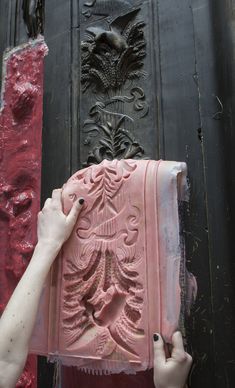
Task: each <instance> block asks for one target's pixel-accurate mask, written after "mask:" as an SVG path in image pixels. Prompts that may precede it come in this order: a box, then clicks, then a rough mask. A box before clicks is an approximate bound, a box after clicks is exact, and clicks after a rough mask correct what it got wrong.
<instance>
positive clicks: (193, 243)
mask: <svg viewBox="0 0 235 388" xmlns="http://www.w3.org/2000/svg"><path fill="white" fill-rule="evenodd" d="M20 3H21V2H20V1H17V0H11V1H6V0H0V53H2V51H3V49H5V47H6V46H10V45H11V46H13V45H15V44H19V43H21V42H23V41H25V40H26V39H27V35H26V30H25V27H24V25H23V22H22V12H21V7H20ZM150 3H151V6H150V7H149V8H148V2H145V8H144V10H145V11H144V12H143V14H142V15H143V16H144V18H146V21H147V22H148V27H147V28H146V31H147V37H148V51H147V57H146V63H145V66H146V68H147V70H148V71H147V73H148V75H147V78H146V80H145V82H143V83H142V86H143V87H145V88H146V90H147V93H146V96H147V100H148V102H149V103H150V111H151V112H152V113H151V115H152V116H151V115H150V116H149V117H152V119H151V120H149V121H148V120H147V121H146V123H145V126H142V127H144V128H146V126H148V131H149V132H147V133H148V136H147V137H146V132H145V133H143V130H142V128H141V125H140V123H139V124H138V125H139V126H136V131H137V135H138V140H139V141H141V142H143V143H145V142H146V144H147V150H148V153H149V155H150V156H151V157H154V158H157V157H162V158H165V159H171V160H173V159H174V160H182V161H186V162H187V164H188V170H189V182H190V189H191V198H190V202H189V205H188V209H187V212H186V222H185V231H184V233H185V238H186V247H187V259H188V260H187V261H188V267H189V269H190V270H191V271H192V272H193V273H194V274H195V275H196V276H197V280H198V286H199V291H198V299H197V302H196V305H195V307H194V310H193V314H192V316H191V319H190V320H189V322H188V337H189V341H188V348H189V350H190V351H191V352H192V354H193V356H194V360H195V365H194V368H193V370H192V373H191V377H190V384H189V385H190V387H193V388H199V387H207V388H233V387H234V381H235V357H234V354H235V303H234V296H235V290H234V288H235V280H234V279H235V261H234V259H233V250H232V249H233V230H234V226H235V225H234V223H235V221H234V220H235V217H234V215H235V206H234V192H235V178H234V177H235V175H234V173H233V166H234V165H235V152H234V146H235V135H234V123H235V72H234V64H235V58H234V49H235V3H234V0H223V2H222V1H221V0H175V1H174V3H172V1H171V0H157V1H152V2H150ZM82 4H83V2H81V1H80V2H78V1H77V0H71V1H69V0H50V1H47V2H46V12H45V13H46V24H45V37H46V41H47V43H48V46H49V49H50V52H49V56H48V58H47V59H46V74H45V100H44V101H45V103H44V129H43V174H42V197H43V199H45V198H46V197H47V196H48V195H50V192H51V190H52V189H53V188H54V187H58V186H60V185H61V184H63V183H64V181H66V179H67V178H68V177H69V176H70V175H71V173H72V172H74V171H76V170H77V169H78V168H79V167H80V166H81V163H82V162H83V161H84V158H85V155H86V150H85V149H84V145H83V144H82V142H81V141H80V139H81V138H82V132H81V129H82V120H81V113H80V112H81V109H85V108H82V104H84V100H80V95H81V92H80V67H81V62H80V41H81V39H82V37H83V35H82V34H84V27H83V26H82V28H80V27H81V21H82V23H84V18H83V19H82V18H81V9H82ZM147 8H148V11H147ZM149 10H150V11H149ZM88 102H89V100H88ZM83 120H84V119H83ZM150 125H152V126H153V127H154V128H152V129H151V128H150ZM52 381H53V367H49V366H48V365H47V363H46V361H45V359H43V358H41V359H40V363H39V385H38V386H39V388H47V387H48V388H49V387H52ZM65 388H67V387H65Z"/></svg>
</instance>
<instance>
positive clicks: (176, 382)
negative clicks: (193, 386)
mask: <svg viewBox="0 0 235 388" xmlns="http://www.w3.org/2000/svg"><path fill="white" fill-rule="evenodd" d="M153 338H154V384H155V387H156V388H184V387H186V380H187V378H188V374H189V371H190V369H191V366H192V357H191V356H190V355H189V354H188V353H186V352H185V350H184V344H183V339H182V335H181V333H180V332H179V331H177V332H176V333H174V334H173V336H172V346H173V348H172V352H171V357H170V358H166V354H165V349H164V342H163V339H162V337H161V336H160V335H159V334H154V337H153Z"/></svg>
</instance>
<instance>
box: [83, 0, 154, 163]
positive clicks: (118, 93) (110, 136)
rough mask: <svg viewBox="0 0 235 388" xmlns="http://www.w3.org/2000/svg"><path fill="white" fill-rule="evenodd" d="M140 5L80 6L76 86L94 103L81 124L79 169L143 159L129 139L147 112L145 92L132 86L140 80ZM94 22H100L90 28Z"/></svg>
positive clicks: (99, 3) (142, 51)
mask: <svg viewBox="0 0 235 388" xmlns="http://www.w3.org/2000/svg"><path fill="white" fill-rule="evenodd" d="M140 5H141V4H140V2H139V3H138V4H135V6H134V5H133V4H132V3H131V2H120V1H107V2H104V1H98V0H97V1H91V2H85V3H84V7H83V9H84V12H83V14H84V15H86V17H87V19H88V23H89V24H88V27H86V29H85V36H84V39H83V41H82V43H81V54H82V60H81V84H82V92H83V93H87V92H88V93H90V95H91V96H93V97H95V99H96V102H95V104H94V105H92V106H91V108H90V111H89V118H87V119H86V120H85V121H84V123H83V132H84V134H85V138H84V145H85V146H86V147H87V148H88V149H89V152H88V157H87V160H86V162H84V163H83V165H84V166H86V165H91V164H93V163H100V162H101V161H102V160H103V159H108V160H113V159H115V158H118V159H129V158H137V159H138V158H143V157H144V149H143V147H142V146H141V145H140V143H139V141H138V140H137V139H136V138H135V135H134V133H135V121H136V120H138V119H141V118H143V117H145V116H146V115H147V114H148V109H149V108H148V104H147V102H146V97H145V92H144V90H143V89H142V88H141V87H140V86H139V85H138V80H139V79H140V78H143V77H145V75H146V73H145V71H144V59H145V57H146V39H145V36H144V28H145V23H144V22H143V20H141V16H140V15H141V6H140ZM94 16H98V17H100V18H101V20H100V19H98V21H97V22H96V23H93V22H92V17H94ZM130 112H132V113H131V114H130ZM94 139H95V141H94ZM93 143H94V144H93Z"/></svg>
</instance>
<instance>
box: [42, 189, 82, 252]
mask: <svg viewBox="0 0 235 388" xmlns="http://www.w3.org/2000/svg"><path fill="white" fill-rule="evenodd" d="M61 194H62V190H61V189H58V190H54V191H53V193H52V198H48V199H47V200H46V202H45V205H44V207H43V209H42V211H40V213H39V214H38V243H43V244H49V245H50V246H55V247H58V249H60V248H61V247H62V245H63V244H64V242H65V241H66V240H67V239H68V238H69V236H70V235H71V233H72V230H73V228H74V226H75V223H76V221H77V218H78V215H79V213H80V211H81V209H82V205H83V203H84V199H83V198H79V199H78V200H77V201H76V202H74V204H73V207H72V208H71V210H70V212H69V214H68V215H67V216H66V215H65V214H64V213H63V210H62V202H61Z"/></svg>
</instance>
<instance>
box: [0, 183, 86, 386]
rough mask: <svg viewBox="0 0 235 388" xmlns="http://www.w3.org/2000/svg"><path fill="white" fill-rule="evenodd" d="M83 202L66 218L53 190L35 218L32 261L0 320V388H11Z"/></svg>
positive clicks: (17, 376)
mask: <svg viewBox="0 0 235 388" xmlns="http://www.w3.org/2000/svg"><path fill="white" fill-rule="evenodd" d="M83 202H84V200H83V199H81V198H80V199H79V200H78V201H76V202H75V203H74V205H73V207H72V209H71V211H70V213H69V214H68V216H65V215H64V213H63V211H62V204H61V190H54V191H53V193H52V198H49V199H47V201H46V203H45V206H44V208H43V210H42V211H41V212H40V213H39V215H38V243H37V245H36V247H35V250H34V254H33V256H32V259H31V261H30V263H29V265H28V267H27V269H26V271H25V273H24V275H23V276H22V278H21V280H20V282H19V283H18V285H17V287H16V289H15V291H14V293H13V295H12V297H11V299H10V301H9V303H8V305H7V307H6V309H5V311H4V313H3V314H2V317H1V319H0V388H11V387H12V388H14V387H15V384H16V382H17V380H18V378H19V377H20V375H21V373H22V370H23V368H24V364H25V361H26V358H27V355H28V347H29V341H30V338H31V335H32V331H33V327H34V324H35V319H36V315H37V309H38V304H39V299H40V295H41V292H42V289H43V285H44V283H45V280H46V277H47V275H48V273H49V270H50V267H51V265H52V263H53V261H54V260H55V258H56V256H57V255H58V253H59V251H60V249H61V247H62V245H63V243H64V242H65V241H66V240H67V239H68V238H69V236H70V234H71V232H72V230H73V228H74V225H75V223H76V221H77V217H78V215H79V213H80V210H81V208H82V204H83Z"/></svg>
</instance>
